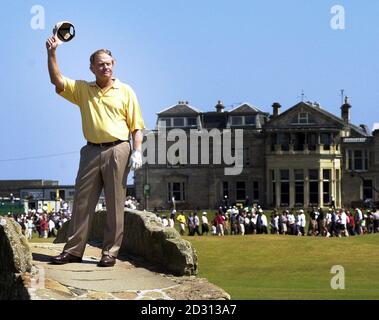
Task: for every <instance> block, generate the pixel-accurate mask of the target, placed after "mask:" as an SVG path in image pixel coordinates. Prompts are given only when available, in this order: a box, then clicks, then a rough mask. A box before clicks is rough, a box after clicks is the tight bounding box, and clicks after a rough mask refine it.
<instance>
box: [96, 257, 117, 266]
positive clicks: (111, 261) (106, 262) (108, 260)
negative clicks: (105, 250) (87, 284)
mask: <svg viewBox="0 0 379 320" xmlns="http://www.w3.org/2000/svg"><path fill="white" fill-rule="evenodd" d="M115 264H116V258H115V257H112V256H110V255H107V254H104V255H103V256H102V257H101V260H100V262H99V263H98V264H97V265H98V266H99V267H113V266H114V265H115Z"/></svg>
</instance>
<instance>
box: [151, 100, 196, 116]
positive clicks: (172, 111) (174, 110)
mask: <svg viewBox="0 0 379 320" xmlns="http://www.w3.org/2000/svg"><path fill="white" fill-rule="evenodd" d="M199 113H201V111H200V110H199V109H197V108H194V107H192V106H190V105H189V104H188V102H185V101H179V102H178V103H177V104H174V105H172V106H170V107H168V108H166V109H163V110H161V111H159V112H158V113H157V115H158V116H175V115H178V116H181V115H188V114H199Z"/></svg>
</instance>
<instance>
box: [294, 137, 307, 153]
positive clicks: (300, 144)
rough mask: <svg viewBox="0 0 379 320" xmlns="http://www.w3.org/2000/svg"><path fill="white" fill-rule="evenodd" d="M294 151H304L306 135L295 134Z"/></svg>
mask: <svg viewBox="0 0 379 320" xmlns="http://www.w3.org/2000/svg"><path fill="white" fill-rule="evenodd" d="M292 137H293V141H292V143H293V149H294V151H303V150H304V144H305V134H304V133H295V134H293V136H292Z"/></svg>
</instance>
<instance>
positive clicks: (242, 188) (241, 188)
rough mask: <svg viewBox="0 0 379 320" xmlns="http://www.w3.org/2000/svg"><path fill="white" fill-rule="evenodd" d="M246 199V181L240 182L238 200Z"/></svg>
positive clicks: (237, 188)
mask: <svg viewBox="0 0 379 320" xmlns="http://www.w3.org/2000/svg"><path fill="white" fill-rule="evenodd" d="M245 199H246V183H245V181H238V182H237V183H236V200H245Z"/></svg>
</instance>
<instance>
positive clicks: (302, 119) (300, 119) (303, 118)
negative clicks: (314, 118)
mask: <svg viewBox="0 0 379 320" xmlns="http://www.w3.org/2000/svg"><path fill="white" fill-rule="evenodd" d="M297 123H309V119H308V113H307V112H299V113H298V115H297Z"/></svg>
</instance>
